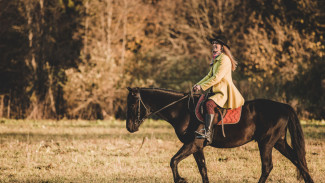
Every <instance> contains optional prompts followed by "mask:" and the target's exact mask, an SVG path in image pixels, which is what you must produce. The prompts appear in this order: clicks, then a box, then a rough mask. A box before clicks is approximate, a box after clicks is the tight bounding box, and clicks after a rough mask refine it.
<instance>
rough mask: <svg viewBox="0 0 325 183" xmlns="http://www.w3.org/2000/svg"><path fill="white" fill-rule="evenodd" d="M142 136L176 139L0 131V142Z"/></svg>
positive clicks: (162, 134) (168, 135) (126, 137)
mask: <svg viewBox="0 0 325 183" xmlns="http://www.w3.org/2000/svg"><path fill="white" fill-rule="evenodd" d="M144 137H148V138H156V139H162V140H176V139H177V137H176V135H174V134H171V133H168V132H159V133H143V132H142V133H140V132H139V133H126V134H51V133H48V134H46V133H25V132H21V133H20V132H14V133H0V143H1V144H2V143H4V142H6V141H10V140H19V141H22V142H27V141H29V142H34V141H48V140H92V139H107V140H110V139H111V140H114V139H123V140H134V139H141V140H142V139H143V138H144Z"/></svg>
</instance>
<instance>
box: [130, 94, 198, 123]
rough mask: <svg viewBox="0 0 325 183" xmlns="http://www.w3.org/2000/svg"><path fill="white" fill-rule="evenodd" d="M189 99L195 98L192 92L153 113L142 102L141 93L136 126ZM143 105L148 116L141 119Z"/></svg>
mask: <svg viewBox="0 0 325 183" xmlns="http://www.w3.org/2000/svg"><path fill="white" fill-rule="evenodd" d="M187 97H189V99H191V97H192V98H193V95H192V92H190V93H189V94H188V95H185V96H184V97H182V98H180V99H178V100H176V101H174V102H172V103H169V104H167V105H165V106H164V107H162V108H160V109H158V110H156V111H154V112H151V111H150V109H149V108H148V107H147V106H146V105H145V104H144V102H143V100H142V97H141V94H140V91H139V93H138V113H137V120H136V121H135V123H136V125H141V123H142V122H143V121H144V120H146V119H147V118H149V117H150V116H152V115H154V114H156V113H158V112H160V111H162V110H164V109H166V108H167V107H170V106H172V105H174V104H176V103H178V102H180V101H182V100H184V99H186V98H187ZM141 104H142V105H143V107H144V108H145V109H146V114H145V116H144V117H143V118H142V119H141Z"/></svg>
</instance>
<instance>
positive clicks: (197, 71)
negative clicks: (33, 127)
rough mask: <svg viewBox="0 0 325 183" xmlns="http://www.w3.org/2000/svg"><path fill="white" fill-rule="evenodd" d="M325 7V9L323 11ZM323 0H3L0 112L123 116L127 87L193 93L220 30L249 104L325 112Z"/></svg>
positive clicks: (314, 114) (313, 115)
mask: <svg viewBox="0 0 325 183" xmlns="http://www.w3.org/2000/svg"><path fill="white" fill-rule="evenodd" d="M321 7H323V8H321ZM324 7H325V1H322V0H266V1H265V0H241V1H237V0H227V1H226V0H224V1H220V0H219V1H217V0H214V1H213V0H187V1H185V0H10V1H8V0H0V118H1V117H5V118H18V119H21V118H24V119H62V118H68V119H71V118H82V119H107V118H125V114H126V112H125V111H126V96H127V94H128V91H127V90H126V87H127V86H131V87H159V88H166V89H172V90H177V91H182V92H188V91H189V90H190V88H191V87H192V86H193V84H195V83H196V82H197V81H199V80H200V79H201V78H202V77H203V76H205V75H206V74H207V72H208V69H209V65H208V63H209V60H210V59H211V58H210V56H211V53H210V43H209V38H211V37H213V36H215V35H219V34H223V35H225V36H226V37H227V38H228V40H229V45H230V47H231V51H232V53H233V55H234V56H235V57H236V58H237V60H238V62H239V65H238V67H237V69H236V71H235V72H234V73H233V78H234V81H235V85H236V86H237V87H238V89H239V90H240V92H241V93H242V94H243V96H244V98H245V99H246V100H251V99H255V98H268V99H272V100H276V101H280V102H285V103H289V104H290V105H292V106H293V107H294V108H295V109H296V110H297V112H298V114H299V115H300V117H303V118H309V119H324V118H325V105H324V104H325V96H324V93H325V61H324V54H325V42H324V36H325V35H324V33H325V12H324Z"/></svg>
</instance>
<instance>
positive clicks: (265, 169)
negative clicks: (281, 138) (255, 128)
mask: <svg viewBox="0 0 325 183" xmlns="http://www.w3.org/2000/svg"><path fill="white" fill-rule="evenodd" d="M273 145H274V144H272V143H270V142H269V141H268V142H265V141H262V142H259V143H258V148H259V149H260V155H261V161H262V175H261V177H260V180H259V181H258V182H259V183H262V182H265V181H266V179H267V177H268V176H269V174H270V172H271V170H272V169H273V163H272V148H273Z"/></svg>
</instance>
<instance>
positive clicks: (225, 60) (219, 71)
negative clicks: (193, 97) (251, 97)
mask: <svg viewBox="0 0 325 183" xmlns="http://www.w3.org/2000/svg"><path fill="white" fill-rule="evenodd" d="M211 44H212V54H213V59H212V61H211V63H210V66H211V68H210V71H209V73H208V75H206V76H205V77H204V78H203V79H202V80H201V81H200V82H198V83H197V84H195V85H194V86H193V91H199V90H203V91H206V90H209V89H210V88H211V90H210V92H211V93H210V94H209V95H211V94H212V96H210V97H209V98H208V100H207V101H206V102H205V104H204V108H205V111H204V113H205V129H201V130H200V131H199V132H196V133H197V134H199V135H198V136H197V138H205V139H207V144H210V143H211V142H212V137H213V120H214V119H215V118H218V113H216V112H215V109H216V108H225V109H234V108H237V107H240V106H242V105H244V102H245V100H244V98H243V97H242V95H241V94H240V93H239V91H238V90H237V88H236V86H235V85H234V83H233V82H232V76H231V71H234V70H235V69H236V66H237V62H236V60H235V59H234V58H233V56H232V54H231V52H230V47H229V46H228V45H227V40H226V39H225V38H224V37H223V36H220V37H217V38H215V39H213V40H212V41H211ZM202 131H203V133H201V132H202Z"/></svg>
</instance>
